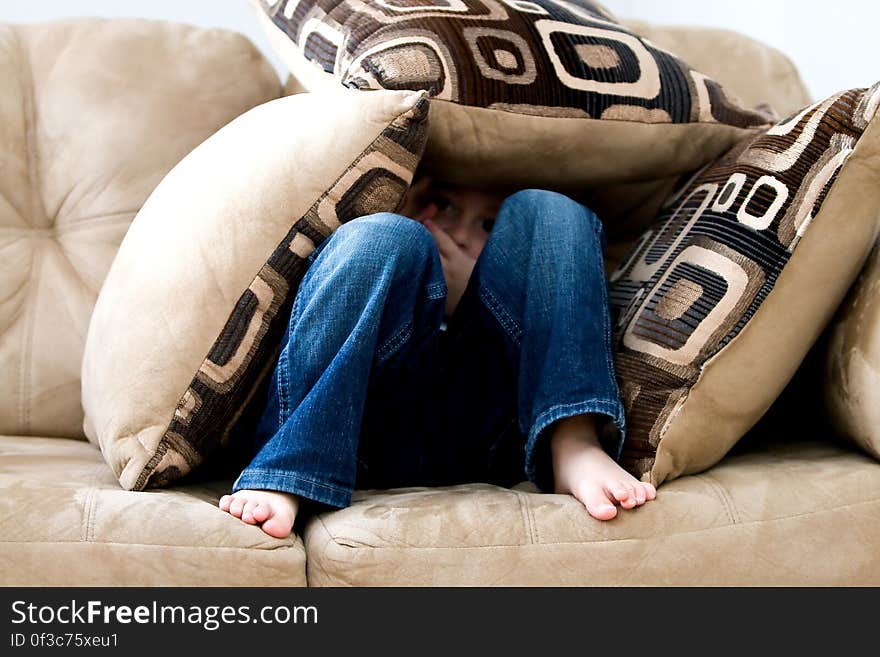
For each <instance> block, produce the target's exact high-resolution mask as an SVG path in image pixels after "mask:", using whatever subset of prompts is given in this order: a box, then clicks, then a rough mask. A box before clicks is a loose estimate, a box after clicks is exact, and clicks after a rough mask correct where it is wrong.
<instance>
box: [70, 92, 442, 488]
mask: <svg viewBox="0 0 880 657" xmlns="http://www.w3.org/2000/svg"><path fill="white" fill-rule="evenodd" d="M427 105H428V101H427V98H426V95H425V94H424V92H414V91H379V92H375V93H362V92H357V91H352V90H347V89H338V90H335V91H332V92H330V91H328V92H324V93H309V94H297V95H295V96H290V97H287V98H280V99H277V100H274V101H272V102H269V103H266V104H264V105H261V106H259V107H257V108H255V109H253V110H251V111H249V112H247V113H246V114H244V115H243V116H240V117H239V118H237V119H236V120H235V121H233V122H232V123H230V124H229V125H227V126H226V127H224V128H223V129H222V130H220V131H219V132H218V133H216V134H215V135H213V136H211V137H210V138H209V139H207V140H206V141H205V142H204V143H202V144H201V145H200V146H199V147H198V148H196V149H195V150H193V151H192V152H191V153H190V154H189V155H187V156H186V157H185V158H184V159H183V160H182V161H181V162H180V163H179V164H178V165H177V166H175V167H174V169H173V170H172V171H171V173H169V174H168V176H166V178H165V179H164V180H163V181H162V183H161V184H160V185H159V186H158V187H157V188H156V190H155V191H154V192H153V194H152V195H151V196H150V198H149V200H148V201H147V203H146V204H145V205H144V207H143V209H142V210H141V211H140V212H139V213H138V215H137V217H135V219H134V221H133V222H132V224H131V228H130V229H129V231H128V233H127V234H126V236H125V239H124V240H123V242H122V244H121V246H120V247H119V252H118V254H117V256H116V259H115V260H114V261H113V265H112V267H111V268H110V271H109V273H108V274H107V279H106V280H105V282H104V285H103V287H102V288H101V293H100V295H99V297H98V301H97V303H96V305H95V310H94V313H93V315H92V319H91V323H90V324H89V331H88V336H87V339H86V347H85V354H84V356H83V367H82V386H83V396H82V401H83V407H84V409H85V414H86V417H85V431H86V435H87V436H88V437H89V439H90V440H92V441H93V442H96V443H98V444H100V445H101V449H102V450H103V452H104V456H105V458H106V459H107V462H108V463H109V464H110V466H111V468H112V469H113V472H114V473H115V474H116V475H117V476H118V477H119V478H120V482H121V483H122V486H123V487H124V488H127V489H136V490H141V489H143V488H145V487H147V486H162V485H165V484H167V483H168V482H170V481H173V480H174V479H176V478H178V477H180V476H181V475H183V474H186V473H187V472H188V471H190V470H191V469H192V468H194V467H196V466H197V465H199V464H200V463H202V462H203V461H204V460H205V458H206V457H207V456H209V455H210V454H211V453H212V452H214V451H215V450H216V449H217V448H218V447H220V446H222V445H223V444H225V443H226V442H228V439H229V436H230V435H231V432H232V431H233V429H234V428H235V425H236V422H237V421H238V419H239V417H240V413H241V412H242V410H243V409H245V407H246V406H247V403H248V401H249V400H250V399H251V397H252V395H253V394H254V393H255V392H256V390H257V389H258V386H259V384H260V382H261V380H262V379H263V377H264V376H265V374H266V373H267V372H268V371H270V370H271V368H272V366H273V365H274V361H275V360H276V356H277V353H278V346H279V343H280V341H281V338H282V336H283V334H284V330H285V328H286V326H287V320H288V317H289V315H290V306H291V304H292V302H293V298H294V296H295V291H296V289H297V286H298V284H299V281H300V279H301V278H302V275H303V274H304V273H305V270H306V268H307V266H308V262H307V258H308V256H309V255H310V254H311V252H312V251H313V250H314V248H315V246H316V244H318V243H320V242H321V241H322V240H324V239H325V238H326V237H327V236H328V235H329V234H330V233H331V232H332V231H333V230H335V228H337V227H338V226H339V225H340V222H344V221H347V220H349V219H352V218H355V217H358V216H362V215H365V214H370V213H373V212H380V211H391V210H394V209H396V207H397V205H398V204H399V203H400V202H401V200H402V197H403V195H404V194H405V192H406V189H407V188H408V186H409V183H410V181H411V179H412V174H413V171H414V170H415V168H416V166H417V164H418V161H419V158H420V156H421V154H422V150H423V148H424V142H425V135H426V126H425V120H426V117H427V113H428V107H427Z"/></svg>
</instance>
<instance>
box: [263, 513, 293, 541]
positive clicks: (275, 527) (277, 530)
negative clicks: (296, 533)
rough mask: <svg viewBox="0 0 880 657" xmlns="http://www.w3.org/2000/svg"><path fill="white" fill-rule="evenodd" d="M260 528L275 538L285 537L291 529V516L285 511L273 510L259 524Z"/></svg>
mask: <svg viewBox="0 0 880 657" xmlns="http://www.w3.org/2000/svg"><path fill="white" fill-rule="evenodd" d="M260 529H262V530H263V531H264V532H266V533H267V534H269V536H274V537H275V538H287V537H288V536H290V532H291V530H292V529H293V517H292V516H290V515H288V514H286V513H277V512H273V513H272V514H271V515H270V516H269V517H268V518H267V519H266V520H265V521H264V522H263V524H261V525H260Z"/></svg>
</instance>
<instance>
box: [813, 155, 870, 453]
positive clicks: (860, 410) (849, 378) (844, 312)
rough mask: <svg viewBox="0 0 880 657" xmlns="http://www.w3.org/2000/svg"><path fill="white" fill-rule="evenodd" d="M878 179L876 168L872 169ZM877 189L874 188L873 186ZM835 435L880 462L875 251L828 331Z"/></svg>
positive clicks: (828, 387)
mask: <svg viewBox="0 0 880 657" xmlns="http://www.w3.org/2000/svg"><path fill="white" fill-rule="evenodd" d="M877 176H878V178H877V179H880V168H878V169H877ZM875 184H876V183H875ZM823 387H824V393H825V395H824V396H825V406H826V408H827V411H828V415H829V417H830V419H831V422H832V423H833V426H834V428H835V429H836V431H837V433H838V434H839V435H840V436H841V437H843V438H844V439H846V440H848V441H850V442H851V443H853V444H855V445H858V446H859V447H861V448H862V449H863V450H865V451H866V452H867V453H868V454H871V455H872V456H874V457H875V458H877V459H880V247H878V246H875V247H874V251H873V254H872V255H871V257H870V259H869V260H868V264H867V265H866V266H865V268H864V270H863V271H862V273H861V275H860V276H859V279H858V281H857V282H856V284H855V285H854V286H853V288H852V290H851V291H850V293H849V295H848V296H847V298H846V299H845V300H844V302H843V303H842V304H841V305H840V312H839V314H838V316H837V317H836V318H835V321H834V324H833V325H832V327H831V330H830V331H829V336H828V347H827V353H826V361H825V379H824V383H823Z"/></svg>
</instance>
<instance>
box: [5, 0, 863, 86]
mask: <svg viewBox="0 0 880 657" xmlns="http://www.w3.org/2000/svg"><path fill="white" fill-rule="evenodd" d="M604 4H605V6H607V7H608V8H609V9H610V10H611V11H613V12H614V13H615V14H617V15H618V16H621V17H631V18H639V19H644V20H649V21H653V22H656V23H664V24H691V25H711V26H714V27H726V28H729V29H733V30H737V31H739V32H743V33H746V34H749V35H750V36H753V37H755V38H757V39H760V40H761V41H763V42H765V43H768V44H770V45H772V46H775V47H777V48H779V49H780V50H782V51H783V52H785V53H786V54H787V55H789V56H790V57H791V58H792V59H793V60H794V62H795V65H796V66H797V67H798V69H799V70H800V72H801V75H802V77H803V79H804V81H805V82H806V84H807V86H808V87H809V89H810V92H811V93H812V94H813V96H814V97H815V98H816V99H819V98H822V97H825V96H828V95H830V94H831V93H833V92H835V91H838V90H840V89H846V88H850V87H857V86H869V85H871V84H873V83H874V82H876V81H877V80H880V40H878V36H877V26H878V25H880V2H877V1H876V0H831V1H829V0H604ZM65 16H142V17H146V18H164V19H169V20H178V21H185V22H189V23H195V24H198V25H207V26H217V27H226V28H229V29H234V30H238V31H240V32H244V33H245V34H247V35H248V36H249V37H250V38H251V40H253V41H254V43H256V44H257V45H258V46H259V47H260V48H261V49H262V50H263V52H264V53H266V55H267V57H269V59H270V61H272V63H273V64H274V65H275V67H276V68H277V69H278V71H279V75H281V74H282V70H283V67H282V65H281V62H280V61H279V60H278V59H277V58H276V57H274V55H272V54H271V52H270V49H269V44H268V42H267V41H266V39H265V38H264V37H263V35H262V33H261V32H260V28H259V26H258V24H257V22H256V19H255V17H254V15H253V12H252V10H251V8H250V6H249V4H248V2H247V0H0V21H35V20H46V19H52V18H61V17H65Z"/></svg>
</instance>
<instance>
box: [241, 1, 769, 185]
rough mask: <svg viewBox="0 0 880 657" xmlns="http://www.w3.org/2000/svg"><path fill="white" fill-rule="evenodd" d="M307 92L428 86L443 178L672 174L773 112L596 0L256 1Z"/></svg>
mask: <svg viewBox="0 0 880 657" xmlns="http://www.w3.org/2000/svg"><path fill="white" fill-rule="evenodd" d="M252 3H253V5H254V7H255V9H256V11H257V13H258V15H259V16H260V18H261V22H262V24H263V25H264V28H265V30H266V32H267V34H268V36H269V38H270V39H271V41H272V43H273V45H274V47H275V49H276V50H277V52H278V53H279V54H280V56H281V58H282V59H283V60H284V61H285V63H286V64H287V66H288V67H289V68H290V70H291V72H292V73H293V74H294V76H296V77H297V78H298V79H299V81H300V82H301V83H302V85H303V86H304V87H305V88H306V89H309V90H313V91H314V90H317V89H321V88H327V87H328V86H329V87H335V86H339V85H345V86H350V87H354V88H358V89H403V88H406V89H424V90H426V91H428V92H429V93H430V94H431V97H432V99H433V100H434V102H432V104H431V127H430V130H431V133H430V136H429V140H428V145H427V148H426V152H425V158H424V166H425V169H426V171H429V172H431V173H433V174H435V175H436V176H438V177H439V178H441V179H444V180H448V181H451V182H457V183H464V184H472V185H491V184H503V185H505V186H508V185H509V186H514V187H517V186H518V187H530V186H531V187H546V188H551V189H558V190H562V191H579V190H580V189H581V188H582V187H583V186H584V185H598V184H605V183H608V182H627V181H640V180H646V179H652V178H657V177H666V176H670V175H675V174H678V173H682V172H685V171H689V170H693V169H695V168H697V167H699V166H701V165H702V164H705V163H706V162H708V161H711V160H712V159H714V158H715V157H717V156H719V155H721V154H722V153H723V152H724V151H726V150H727V149H728V148H729V147H730V146H731V145H733V144H734V143H735V142H736V141H738V140H739V139H741V138H742V137H743V136H745V135H746V134H748V133H749V132H751V131H754V130H755V129H756V128H758V127H760V126H763V125H766V124H767V123H768V122H769V121H770V120H771V119H772V118H773V117H772V116H771V115H770V114H768V113H767V112H764V111H753V110H748V109H744V108H743V107H741V106H740V105H739V104H737V103H736V102H735V100H734V99H732V98H730V97H728V95H727V94H726V92H725V91H724V89H723V88H722V87H721V86H720V85H719V84H718V83H716V82H715V81H713V80H711V79H709V78H707V77H706V76H704V75H702V74H701V73H699V72H697V71H695V70H693V69H692V68H691V67H690V66H688V65H687V64H686V63H684V62H682V61H681V60H679V59H678V58H676V57H675V56H673V55H671V54H669V53H667V52H666V51H664V50H662V49H660V48H658V47H656V46H654V45H653V44H651V43H650V42H646V41H644V40H642V39H640V38H639V37H638V36H637V35H635V34H633V33H631V32H630V31H628V30H627V29H626V28H624V27H623V26H622V25H620V24H619V23H617V22H616V21H615V20H614V19H613V18H612V17H611V16H610V15H608V13H607V12H606V11H605V10H604V9H602V7H601V6H600V5H598V4H597V3H594V2H586V1H581V2H577V3H575V2H565V1H563V0H552V1H549V0H541V1H540V2H501V1H500V0H455V1H454V2H450V3H447V4H442V5H439V6H433V5H432V6H428V7H419V6H415V5H397V4H395V3H388V2H382V1H380V0H367V1H365V2H362V1H357V2H347V1H341V0H252Z"/></svg>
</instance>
